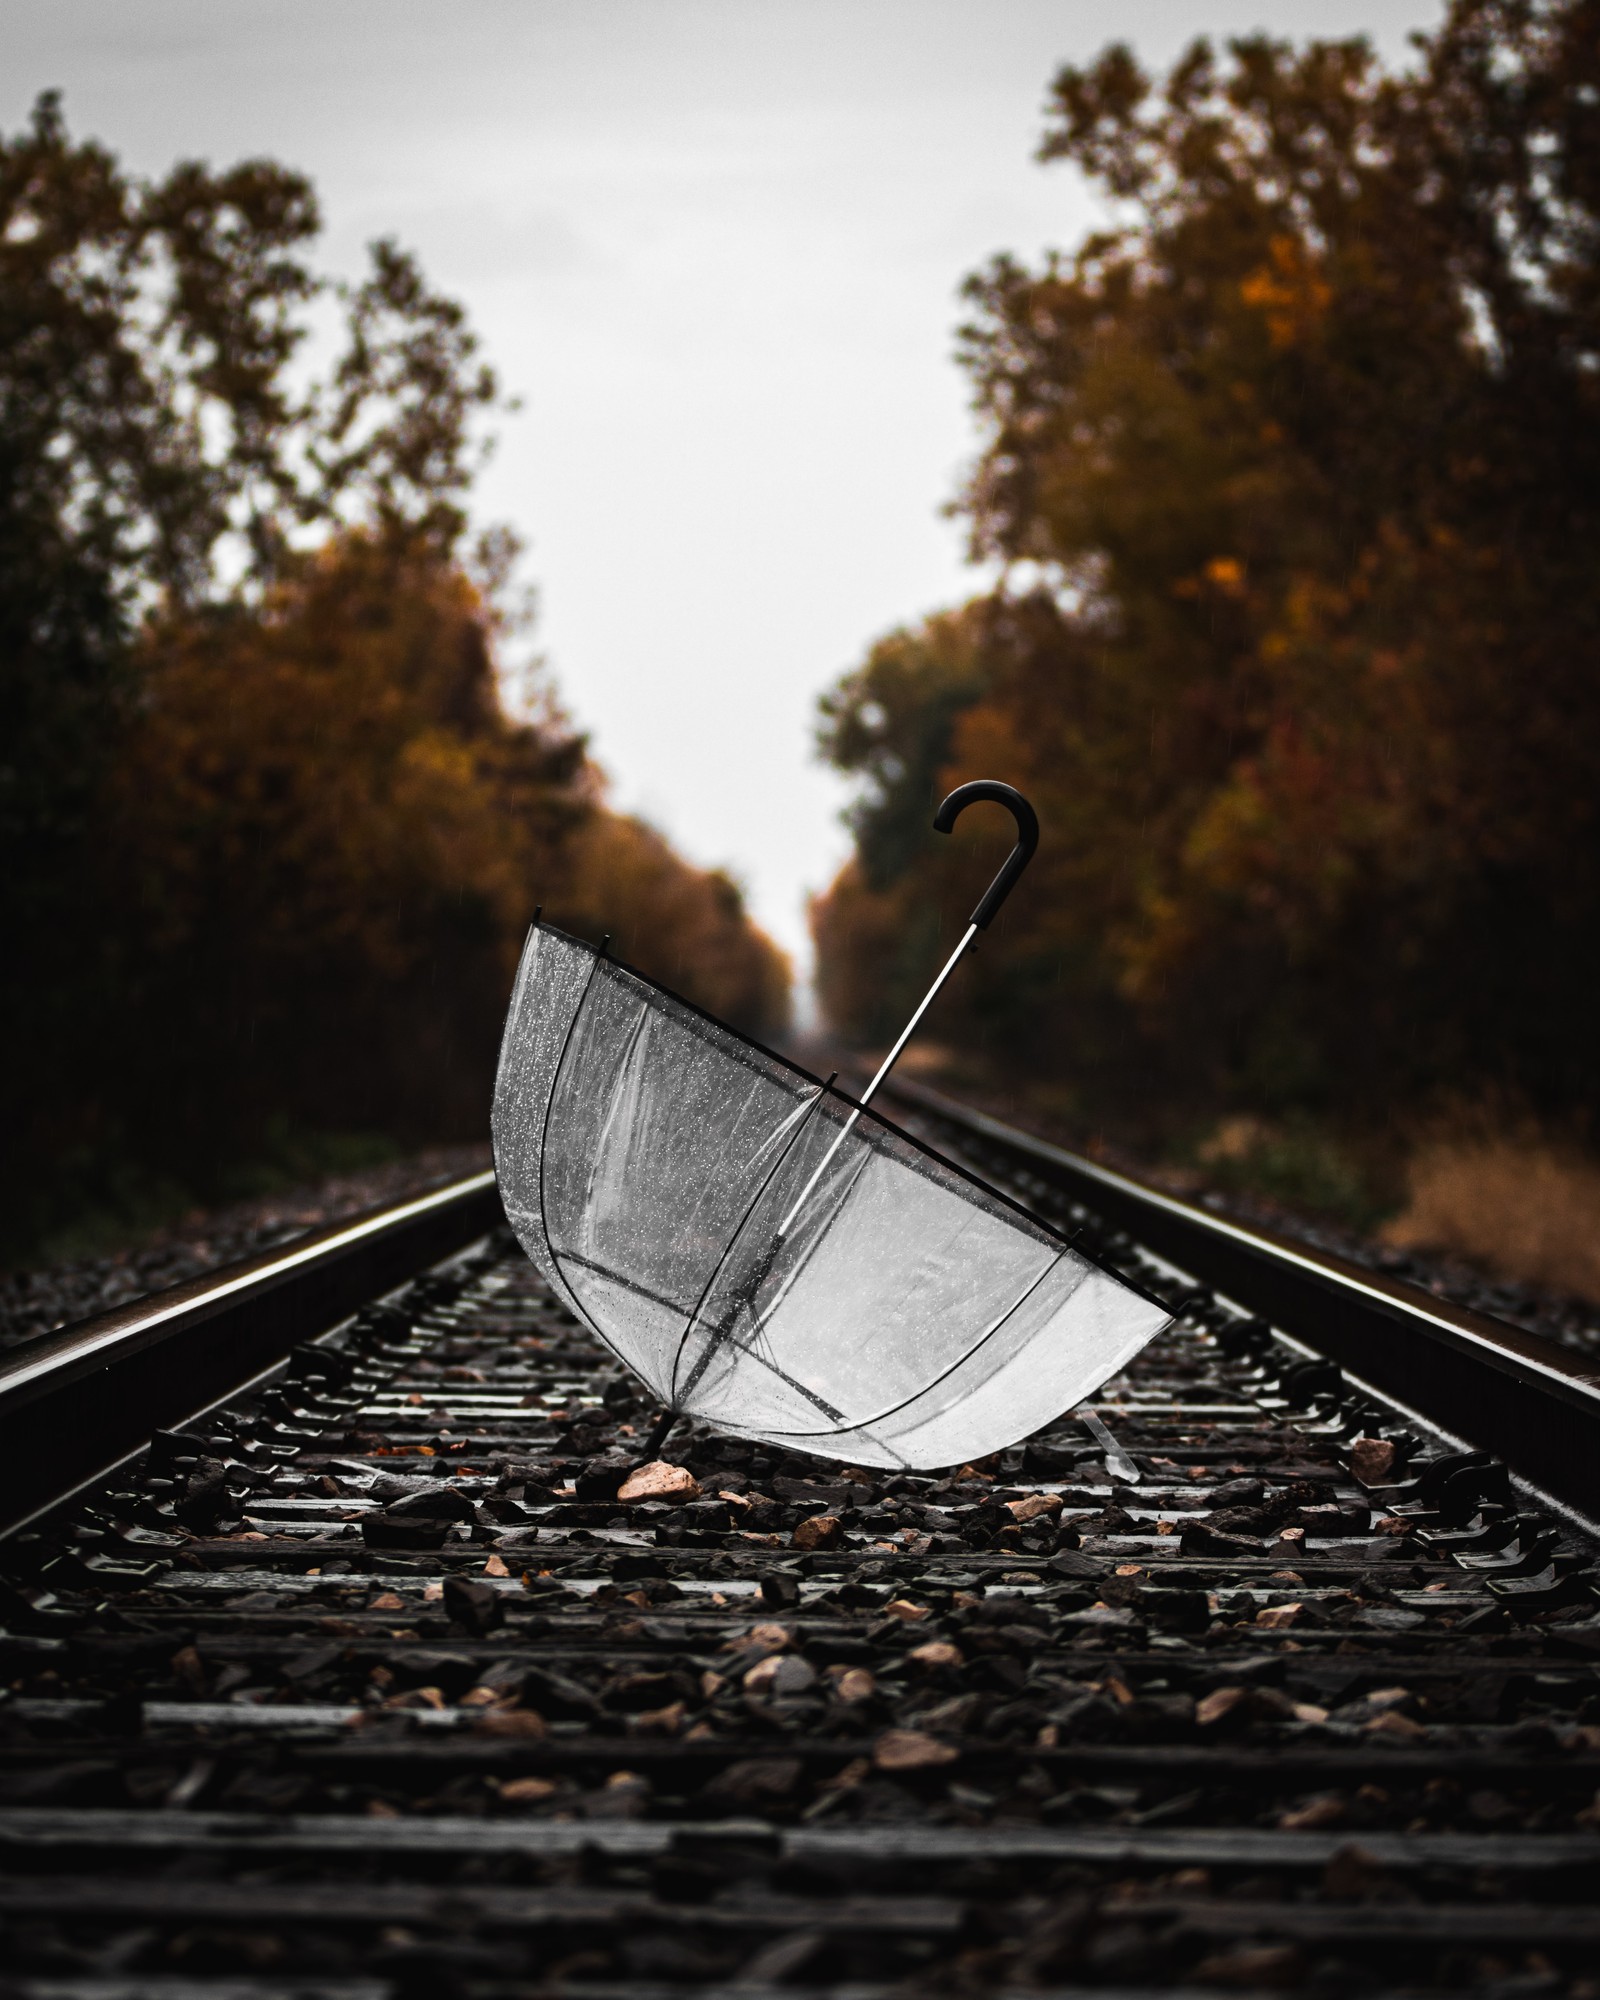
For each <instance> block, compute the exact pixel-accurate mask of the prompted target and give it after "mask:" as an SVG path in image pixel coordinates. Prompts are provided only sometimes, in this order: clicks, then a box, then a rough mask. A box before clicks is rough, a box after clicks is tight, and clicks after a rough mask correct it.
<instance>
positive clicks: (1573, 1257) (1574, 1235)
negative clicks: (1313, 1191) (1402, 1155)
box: [1383, 1134, 1600, 1299]
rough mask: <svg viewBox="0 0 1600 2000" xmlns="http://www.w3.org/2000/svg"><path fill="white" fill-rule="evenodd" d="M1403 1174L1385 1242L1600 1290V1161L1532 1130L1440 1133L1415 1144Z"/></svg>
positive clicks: (1569, 1288) (1562, 1285) (1590, 1293)
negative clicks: (1400, 1199)
mask: <svg viewBox="0 0 1600 2000" xmlns="http://www.w3.org/2000/svg"><path fill="white" fill-rule="evenodd" d="M1407 1180H1408V1187H1409V1199H1408V1201H1407V1204H1406V1207H1405V1210H1404V1212H1403V1213H1402V1214H1400V1215H1399V1216H1397V1217H1396V1218H1395V1220H1394V1221H1393V1222H1391V1223H1389V1224H1388V1225H1387V1227H1386V1228H1385V1229H1384V1231H1383V1237H1384V1240H1385V1241H1386V1242H1389V1243H1393V1244H1395V1245H1397V1246H1398V1247H1400V1248H1403V1249H1415V1250H1439V1251H1450V1252H1454V1253H1455V1254H1457V1255H1459V1256H1462V1257H1466V1258H1469V1259H1471V1261H1472V1262H1474V1263H1476V1264H1480V1265H1483V1266H1486V1267H1487V1268H1488V1269H1490V1270H1493V1271H1496V1272H1498V1273H1500V1274H1501V1275H1502V1276H1504V1277H1508V1278H1520V1279H1522V1280H1524V1281H1525V1282H1527V1283H1530V1284H1538V1285H1549V1286H1551V1287H1553V1288H1555V1289H1556V1290H1559V1291H1565V1292H1576V1293H1577V1294H1579V1295H1580V1296H1581V1297H1584V1298H1590V1299H1600V1164H1597V1163H1596V1162H1595V1161H1593V1160H1591V1159H1587V1158H1585V1157H1583V1156H1582V1155H1581V1154H1579V1153H1577V1152H1576V1151H1574V1150H1572V1149H1571V1148H1569V1147H1563V1146H1559V1145H1554V1144H1551V1143H1550V1142H1549V1141H1547V1140H1544V1139H1541V1138H1539V1137H1538V1136H1536V1135H1531V1134H1529V1135H1519V1136H1516V1137H1512V1138H1496V1137H1493V1136H1482V1137H1472V1138H1456V1139H1444V1138H1441V1139H1437V1140H1433V1141H1431V1142H1429V1143H1428V1144H1425V1145H1424V1146H1422V1147H1421V1148H1420V1149H1419V1150H1418V1151H1417V1153H1416V1154H1415V1155H1414V1156H1413V1158H1412V1160H1411V1163H1410V1166H1409V1168H1408V1173H1407Z"/></svg>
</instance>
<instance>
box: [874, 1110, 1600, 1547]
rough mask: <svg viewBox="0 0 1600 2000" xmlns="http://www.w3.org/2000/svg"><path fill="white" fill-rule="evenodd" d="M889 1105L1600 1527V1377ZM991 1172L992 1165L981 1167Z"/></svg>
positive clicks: (1181, 1210) (961, 1118)
mask: <svg viewBox="0 0 1600 2000" xmlns="http://www.w3.org/2000/svg"><path fill="white" fill-rule="evenodd" d="M885 1094H886V1095H888V1096H891V1097H893V1098H895V1099H897V1100H898V1101H899V1102H900V1103H902V1104H904V1105H906V1106H907V1107H909V1108H911V1109H914V1110H916V1111H919V1112H921V1113H922V1114H924V1115H925V1116H926V1117H929V1118H932V1119H934V1120H936V1121H939V1122H941V1123H943V1124H944V1125H946V1126H948V1127H949V1128H950V1129H951V1130H952V1131H953V1132H955V1133H956V1134H957V1135H959V1138H960V1139H961V1140H962V1141H964V1142H966V1144H967V1147H968V1149H969V1150H970V1149H971V1148H972V1147H973V1146H976V1147H977V1148H978V1149H979V1150H980V1151H981V1149H982V1148H983V1147H985V1146H987V1147H991V1148H993V1149H994V1151H995V1152H996V1153H997V1154H998V1155H999V1156H1000V1158H1001V1160H1002V1161H1004V1162H1005V1163H1006V1164H1007V1165H1008V1166H1009V1167H1010V1168H1011V1169H1012V1170H1013V1171H1017V1170H1020V1171H1023V1172H1026V1173H1031V1174H1034V1175H1036V1176H1037V1177H1038V1178H1039V1179H1040V1180H1041V1181H1043V1182H1045V1183H1046V1184H1047V1185H1049V1186H1050V1187H1053V1188H1055V1189H1057V1190H1058V1191H1059V1192H1060V1193H1062V1194H1064V1195H1066V1196H1067V1197H1068V1199H1069V1200H1071V1201H1074V1202H1078V1203H1081V1204H1082V1205H1083V1207H1085V1208H1086V1209H1090V1210H1092V1211H1093V1212H1094V1214H1096V1215H1098V1216H1100V1217H1102V1218H1103V1219H1104V1220H1105V1221H1106V1222H1107V1223H1108V1224H1109V1225H1110V1226H1111V1227H1112V1228H1114V1229H1119V1230H1124V1231H1126V1232H1127V1234H1128V1235H1129V1236H1131V1237H1133V1238H1134V1239H1135V1240H1136V1241H1137V1242H1138V1243H1139V1244H1140V1245H1141V1246H1143V1247H1144V1248H1145V1249H1147V1250H1149V1251H1151V1252H1152V1253H1154V1254H1155V1255H1156V1256H1158V1257H1162V1258H1165V1259H1166V1260H1167V1261H1168V1262H1170V1263H1173V1264H1176V1265H1177V1266H1178V1267H1179V1269H1180V1270H1183V1271H1185V1272H1187V1273H1188V1274H1189V1275H1190V1276H1192V1277H1194V1278H1196V1279H1198V1280H1199V1281H1200V1282H1201V1283H1203V1284H1206V1285H1209V1286H1211V1287H1212V1288H1213V1289H1214V1290H1216V1291H1218V1292H1221V1293H1223V1294H1225V1295H1226V1296H1227V1297H1228V1298H1229V1299H1231V1300H1233V1301H1234V1302H1235V1303H1236V1304H1238V1305H1240V1306H1243V1307H1244V1308H1245V1309H1246V1310H1247V1311H1249V1312H1252V1313H1258V1314H1260V1315H1261V1317H1262V1318H1263V1319H1266V1320H1269V1321H1271V1323H1272V1324H1273V1325H1274V1326H1276V1327H1278V1328H1280V1329H1281V1330H1282V1331H1283V1332H1284V1333H1287V1334H1289V1335H1291V1336H1292V1337H1293V1338H1294V1339H1296V1340H1299V1341H1302V1342H1303V1343H1304V1344H1305V1345H1306V1346H1308V1347H1312V1348H1315V1349H1316V1350H1317V1351H1318V1352H1319V1353H1321V1354H1324V1355H1326V1356H1327V1357H1328V1359H1329V1360H1331V1361H1334V1362H1337V1363H1338V1365H1339V1366H1340V1367H1342V1368H1347V1369H1349V1370H1350V1372H1351V1373H1352V1374H1354V1375H1357V1376H1359V1377H1361V1378H1362V1379H1363V1380H1364V1381H1365V1382H1367V1383H1368V1384H1370V1385H1371V1387H1372V1388H1374V1389H1376V1390H1378V1391H1379V1392H1380V1393H1381V1394H1383V1395H1385V1396H1387V1397H1390V1398H1392V1399H1394V1400H1395V1401H1397V1402H1400V1403H1403V1404H1406V1405H1407V1406H1409V1407H1410V1408H1411V1409H1412V1410H1414V1411H1416V1412H1417V1413H1418V1414H1419V1415H1421V1416H1423V1417H1425V1418H1427V1419H1428V1420H1429V1421H1430V1422H1432V1423H1434V1424H1437V1425H1438V1426H1439V1427H1440V1428H1441V1429H1443V1430H1445V1431H1448V1432H1451V1433H1453V1434H1454V1435H1455V1436H1457V1437H1460V1438H1464V1439H1466V1440H1467V1441H1468V1442H1469V1443H1471V1444H1473V1445H1475V1446H1477V1447H1479V1448H1481V1449H1483V1450H1486V1451H1492V1452H1494V1453H1495V1454H1497V1456H1499V1457H1500V1458H1502V1459H1504V1460H1505V1462H1506V1463H1507V1465H1509V1466H1510V1467H1511V1469H1512V1471H1513V1472H1515V1473H1517V1474H1519V1475H1520V1476H1521V1477H1522V1478H1524V1479H1526V1480H1527V1481H1528V1482H1529V1484H1530V1485H1533V1486H1536V1487H1538V1488H1540V1489H1541V1490H1543V1491H1544V1492H1546V1493H1549V1494H1552V1495H1554V1496H1555V1497H1556V1498H1557V1499H1559V1500H1564V1501H1566V1502H1567V1503H1568V1504H1569V1505H1571V1506H1574V1507H1577V1508H1578V1509H1580V1510H1581V1511H1582V1512H1583V1513H1584V1514H1586V1515H1587V1516H1589V1517H1590V1518H1591V1519H1593V1518H1595V1517H1597V1516H1600V1374H1597V1373H1596V1371H1595V1369H1594V1367H1593V1365H1592V1364H1590V1363H1588V1362H1587V1361H1586V1359H1585V1357H1584V1356H1582V1355H1580V1354H1577V1353H1575V1352H1574V1351H1573V1350H1572V1349H1570V1348H1566V1347H1562V1346H1560V1345H1559V1344H1558V1343H1557V1342H1555V1341H1552V1340H1546V1339H1544V1338H1543V1337H1542V1336H1541V1335H1539V1334H1534V1333H1527V1332H1525V1331H1523V1329H1522V1328H1520V1327H1515V1326H1510V1325H1507V1324H1506V1323H1505V1322H1504V1321H1502V1320H1497V1319H1492V1318H1490V1317H1489V1316H1488V1315H1487V1314H1485V1313H1475V1312H1471V1311H1469V1310H1467V1309H1466V1308H1465V1307H1462V1306H1457V1305H1452V1304H1450V1303H1448V1302H1447V1301H1445V1300H1443V1299H1437V1298H1434V1297H1433V1296H1432V1294H1431V1293H1428V1292H1424V1291H1421V1290H1419V1289H1418V1288H1417V1287H1416V1286H1413V1285H1407V1284H1404V1283H1401V1282H1398V1281H1396V1280H1393V1279H1390V1278H1386V1277H1383V1276H1380V1275H1379V1274H1378V1273H1376V1272H1373V1271H1368V1270H1364V1269H1362V1268H1361V1267H1360V1266H1359V1265H1355V1264H1350V1263H1346V1262H1345V1261H1344V1260H1343V1259H1341V1258H1338V1257H1334V1256H1330V1255H1328V1254H1327V1253H1326V1252H1323V1251H1318V1250H1311V1249H1308V1248H1307V1247H1305V1246H1304V1245H1302V1244H1297V1243H1290V1242H1286V1241H1283V1240H1281V1239H1279V1238H1277V1237H1274V1236H1271V1235H1268V1234H1267V1233H1266V1232H1265V1231H1262V1230H1259V1229H1252V1228H1247V1227H1246V1226H1245V1225H1243V1224H1242V1223H1238V1222H1233V1221H1230V1220H1228V1219H1227V1218H1226V1217H1223V1216H1219V1215H1215V1214H1211V1213H1209V1212H1208V1211H1207V1210H1205V1209H1202V1208H1197V1207H1195V1206H1194V1205H1193V1204H1192V1203H1190V1202H1186V1201H1181V1200H1179V1199H1178V1198H1177V1197H1176V1196H1174V1195H1170V1194H1163V1193H1162V1192H1161V1191H1160V1190H1159V1189H1157V1188H1153V1187H1149V1186H1146V1185H1145V1184H1144V1183H1143V1182H1141V1181H1138V1180H1135V1179H1133V1178H1132V1177H1131V1176H1130V1175H1127V1174H1122V1173H1115V1172H1113V1171H1112V1170H1111V1169H1110V1168H1108V1167H1102V1166H1098V1165H1096V1164H1095V1162H1094V1161H1092V1160H1087V1159H1084V1158H1083V1157H1082V1156H1081V1155H1080V1154H1077V1153H1071V1152H1068V1151H1067V1150H1066V1149H1065V1148H1064V1147H1061V1146H1056V1145H1052V1144H1051V1143H1050V1142H1049V1141H1048V1140H1045V1139H1039V1138H1035V1137H1034V1136H1033V1134H1032V1133H1029V1132H1022V1131H1018V1130H1017V1128H1016V1127H1015V1126H1011V1125H1007V1124H1004V1123H1002V1121H1001V1120H1000V1119H998V1118H992V1117H990V1116H988V1115H987V1114H986V1113H984V1112H981V1111H973V1110H969V1109H968V1107H967V1106H966V1105H963V1104H958V1103H955V1102H954V1101H953V1100H951V1099H950V1098H948V1097H945V1096H944V1095H942V1093H940V1092H939V1091H936V1090H930V1089H929V1088H928V1087H927V1086H926V1085H925V1084H918V1083H912V1082H909V1081H902V1080H900V1079H898V1078H897V1079H894V1080H893V1081H891V1082H890V1083H888V1084H886V1085H885ZM980 1164H981V1162H980Z"/></svg>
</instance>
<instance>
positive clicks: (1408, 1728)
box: [1362, 1708, 1428, 1740]
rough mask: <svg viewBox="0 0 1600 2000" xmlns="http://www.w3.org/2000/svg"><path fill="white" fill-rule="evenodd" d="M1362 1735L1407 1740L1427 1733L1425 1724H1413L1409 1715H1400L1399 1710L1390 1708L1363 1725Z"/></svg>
mask: <svg viewBox="0 0 1600 2000" xmlns="http://www.w3.org/2000/svg"><path fill="white" fill-rule="evenodd" d="M1362 1733H1363V1734H1364V1735H1367V1736H1402V1737H1405V1738H1406V1739H1408V1740H1409V1739H1410V1738H1412V1737H1416V1736H1426V1735H1427V1733H1428V1731H1427V1728H1426V1725H1425V1724H1423V1723H1420V1722H1413V1721H1412V1720H1411V1717H1410V1716H1409V1715H1402V1714H1401V1713H1400V1711H1399V1709H1397V1708H1391V1709H1389V1710H1387V1711H1386V1712H1385V1713H1384V1714H1382V1715H1375V1716H1374V1717H1373V1718H1372V1720H1371V1721H1370V1722H1368V1723H1366V1724H1364V1725H1363V1732H1362Z"/></svg>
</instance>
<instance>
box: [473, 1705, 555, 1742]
mask: <svg viewBox="0 0 1600 2000" xmlns="http://www.w3.org/2000/svg"><path fill="white" fill-rule="evenodd" d="M476 1726H477V1730H478V1734H479V1735H480V1736H533V1737H539V1736H544V1735H546V1734H548V1732H547V1730H546V1728H545V1721H544V1717H543V1716H542V1715H540V1714H538V1713H537V1712H536V1711H535V1710H533V1709H531V1708H491V1709H489V1710H488V1711H486V1713H485V1714H483V1715H482V1716H480V1717H479V1719H478V1722H477V1725H476Z"/></svg>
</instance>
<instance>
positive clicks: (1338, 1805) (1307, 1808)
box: [1278, 1799, 1345, 1833]
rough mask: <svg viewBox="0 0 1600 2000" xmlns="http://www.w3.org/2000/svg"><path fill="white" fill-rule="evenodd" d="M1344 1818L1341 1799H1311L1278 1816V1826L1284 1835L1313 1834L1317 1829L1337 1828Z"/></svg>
mask: <svg viewBox="0 0 1600 2000" xmlns="http://www.w3.org/2000/svg"><path fill="white" fill-rule="evenodd" d="M1344 1816H1345V1808H1344V1801H1343V1799H1312V1800H1310V1801H1309V1803H1307V1804H1306V1805H1303V1806H1292V1807H1291V1808H1290V1810H1289V1811H1288V1812H1286V1813H1282V1814H1280V1815H1279V1819H1278V1825H1279V1826H1280V1827H1281V1828H1282V1829H1283V1831H1284V1832H1285V1833H1315V1832H1316V1831H1317V1829H1318V1828H1319V1827H1324V1826H1338V1825H1339V1824H1340V1822H1341V1821H1342V1820H1343V1819H1344Z"/></svg>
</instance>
